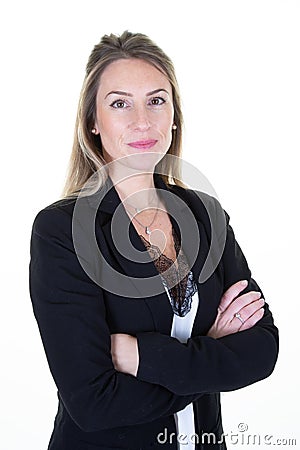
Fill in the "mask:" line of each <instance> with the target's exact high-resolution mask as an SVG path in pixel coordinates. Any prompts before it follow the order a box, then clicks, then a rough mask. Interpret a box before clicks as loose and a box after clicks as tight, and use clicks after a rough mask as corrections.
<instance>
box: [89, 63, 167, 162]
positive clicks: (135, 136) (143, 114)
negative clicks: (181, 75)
mask: <svg viewBox="0 0 300 450" xmlns="http://www.w3.org/2000/svg"><path fill="white" fill-rule="evenodd" d="M173 117H174V108H173V99H172V88H171V84H170V82H169V81H168V79H167V78H166V77H165V76H164V75H163V74H162V73H161V72H160V71H159V70H158V69H156V68H155V67H154V66H152V65H151V64H149V63H148V62H146V61H144V60H140V59H134V58H132V59H120V60H117V61H115V62H113V63H111V64H110V65H109V66H108V67H107V68H106V69H105V70H104V72H103V73H102V76H101V79H100V84H99V88H98V93H97V100H96V123H95V128H96V133H97V134H98V133H100V137H101V142H102V147H103V157H104V159H105V160H106V162H107V163H108V162H110V161H115V160H117V159H118V158H121V157H124V156H128V155H133V154H134V156H133V157H131V158H129V160H128V161H129V162H128V163H127V162H126V163H125V164H126V165H127V164H128V165H129V166H130V167H134V168H146V166H147V167H148V166H149V164H150V165H151V166H153V165H155V164H156V163H157V162H158V161H159V160H160V159H161V158H162V157H163V156H164V155H165V153H166V152H167V151H168V149H169V147H170V145H171V141H172V125H173ZM145 157H146V159H145ZM154 160H155V161H154Z"/></svg>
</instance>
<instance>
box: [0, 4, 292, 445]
mask: <svg viewBox="0 0 300 450" xmlns="http://www.w3.org/2000/svg"><path fill="white" fill-rule="evenodd" d="M1 10H2V11H0V17H1V19H0V20H1V27H0V30H1V47H2V48H1V58H2V61H1V85H0V86H1V147H2V148H1V162H2V170H1V177H2V214H1V238H2V239H1V241H2V242H1V256H2V266H1V275H2V281H1V340H0V342H1V372H0V374H1V393H0V394H1V397H0V398H1V413H0V414H1V417H0V420H1V424H0V425H1V433H0V447H1V450H19V449H25V450H27V449H28V450H45V449H46V448H47V444H48V441H49V437H50V434H51V431H52V426H53V420H54V416H55V413H56V408H57V398H56V388H55V386H54V383H53V381H52V378H51V375H50V372H49V369H48V366H47V363H46V358H45V355H44V351H43V348H42V344H41V340H40V336H39V332H38V328H37V324H36V322H35V319H34V316H33V312H32V308H31V301H30V297H29V290H28V264H29V240H30V233H31V226H32V222H33V219H34V217H35V215H36V213H37V212H38V211H39V210H40V209H42V208H43V207H45V206H46V205H48V204H49V203H52V202H53V201H55V200H57V199H58V198H59V196H60V193H61V190H62V186H63V181H64V177H65V174H66V167H67V163H68V159H69V155H70V151H71V144H72V137H73V127H74V122H75V112H76V107H77V101H78V96H79V91H80V88H81V84H82V80H83V76H84V68H85V64H86V61H87V58H88V56H89V53H90V51H91V49H92V47H93V46H94V44H96V43H97V42H98V41H99V40H100V37H101V36H102V35H103V34H105V33H110V32H115V33H121V32H122V31H123V30H125V29H129V30H130V31H138V32H143V33H146V34H148V35H149V36H150V37H151V38H152V39H153V40H154V41H156V42H157V43H158V44H159V45H160V46H161V47H162V48H163V49H164V50H165V52H166V53H168V54H169V55H170V56H171V58H172V59H173V61H174V64H175V67H176V70H177V77H178V80H179V83H180V87H181V94H182V99H183V109H184V115H185V123H186V127H185V145H184V154H183V156H184V159H185V160H187V161H189V162H191V163H192V164H194V165H195V166H196V167H197V168H198V169H199V170H200V171H201V172H202V173H203V174H205V175H206V176H207V177H208V179H209V180H210V182H211V183H212V184H213V186H214V188H215V190H216V192H217V194H218V197H219V199H220V201H221V203H222V205H223V207H224V208H225V209H226V210H227V212H228V213H229V214H230V216H231V224H232V226H233V228H234V230H235V233H236V237H237V240H238V242H239V244H240V245H241V247H242V249H243V251H244V253H245V255H246V257H247V260H248V263H249V266H250V268H251V269H252V275H253V277H254V278H255V279H256V281H257V282H258V283H259V285H260V286H261V288H262V290H263V292H264V295H265V298H266V300H267V301H268V303H269V304H270V307H271V310H272V312H273V315H274V317H275V320H276V323H277V325H278V327H279V329H280V336H281V346H280V356H279V360H278V364H277V366H276V370H275V372H274V373H273V374H272V376H271V377H270V378H268V379H266V380H264V381H262V382H260V383H256V384H254V385H252V386H250V387H247V388H244V389H242V390H238V391H235V392H230V393H226V394H222V401H223V422H224V428H225V431H226V432H228V433H229V435H230V436H231V433H232V434H238V435H239V439H241V435H242V434H243V433H241V432H239V431H238V425H239V424H240V423H246V424H247V425H248V431H247V433H248V434H252V435H253V434H260V435H261V437H262V439H263V436H264V435H266V434H267V435H273V436H274V440H275V438H287V439H288V438H290V439H291V438H294V439H297V441H298V442H297V444H298V445H297V448H298V446H299V445H300V436H299V431H298V403H297V402H298V401H299V395H298V387H299V384H298V380H299V370H298V362H299V359H298V354H299V350H298V342H299V337H298V331H299V306H298V304H299V274H298V271H299V263H298V260H299V258H298V255H299V198H298V194H299V186H298V180H299V163H298V159H297V156H298V155H297V153H298V152H299V150H300V148H299V147H300V146H299V140H300V139H299V119H300V106H299V105H300V89H299V80H300V66H299V43H300V27H299V23H300V3H299V2H298V1H292V0H286V1H283V0H282V1H278V0H269V1H268V0H251V1H243V0H236V1H232V0H231V1H226V0H222V1H214V0H207V1H197V2H196V1H194V2H193V1H185V2H176V1H169V0H165V1H162V0H159V1H158V0H151V1H148V2H142V1H128V0H127V1H120V0H114V1H108V2H104V1H88V0H86V1H73V2H70V3H69V2H63V1H51V2H37V1H36V2H34V1H27V2H26V1H24V2H21V1H13V0H11V1H10V2H6V5H5V6H2V7H1ZM245 351H246V349H245ZM257 351H258V352H259V351H260V349H259V348H258V349H257ZM247 433H245V435H247ZM234 439H236V437H232V443H231V438H230V439H229V440H228V441H227V442H228V448H229V449H235V448H239V449H241V448H244V447H246V448H251V449H261V448H270V447H269V445H265V444H263V442H262V443H261V445H257V446H252V445H246V444H245V445H244V447H243V444H242V443H241V440H240V441H239V444H234V443H233V442H234ZM274 440H271V441H269V443H270V442H271V443H272V444H273V442H275V441H274ZM273 447H274V445H273ZM285 448H296V447H295V446H288V445H285Z"/></svg>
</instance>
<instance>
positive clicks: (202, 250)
mask: <svg viewBox="0 0 300 450" xmlns="http://www.w3.org/2000/svg"><path fill="white" fill-rule="evenodd" d="M154 184H155V186H156V187H157V188H158V189H159V191H158V192H159V194H160V195H161V196H162V198H163V200H164V202H165V204H166V206H167V209H168V212H169V217H170V220H171V222H172V225H173V227H174V228H175V231H176V232H177V235H178V236H179V240H180V242H181V244H182V250H183V252H184V253H185V255H186V257H187V260H188V263H189V267H190V268H191V269H192V270H193V273H194V278H195V280H196V281H197V280H198V277H199V273H200V270H201V267H202V266H203V264H204V262H205V258H206V256H207V252H208V245H207V240H206V239H202V236H204V235H205V230H204V227H203V224H202V223H201V220H200V218H199V217H198V214H197V212H196V211H193V209H194V208H195V204H194V205H192V202H190V201H189V196H188V192H187V191H186V190H183V189H176V187H173V186H171V185H169V186H167V185H166V184H165V182H164V181H163V179H162V178H161V177H160V176H159V175H158V174H154ZM103 189H104V191H103ZM99 196H100V197H101V199H102V200H101V202H100V201H99ZM88 199H89V203H90V205H91V206H92V207H93V208H96V209H98V211H97V214H96V230H95V231H96V237H97V240H98V242H99V244H100V245H101V248H100V251H102V250H103V254H104V255H103V256H105V259H106V260H107V262H108V263H109V264H111V266H112V267H114V269H115V270H117V271H119V272H121V273H122V274H124V275H125V276H126V277H127V279H128V281H127V282H128V283H131V288H132V289H131V292H133V291H134V292H135V295H132V297H135V298H137V300H138V299H143V300H144V301H145V302H146V303H147V305H148V307H149V309H150V311H151V313H152V317H153V321H154V323H155V326H156V329H157V330H159V331H160V332H163V333H166V334H169V333H170V330H171V326H172V319H173V311H172V307H171V305H170V302H169V299H168V296H167V294H166V292H165V290H164V287H163V284H162V281H161V279H160V276H159V273H158V271H157V269H156V267H155V265H154V263H153V261H152V259H151V257H150V255H149V253H148V251H147V250H146V248H145V246H144V244H143V242H142V240H141V238H140V236H139V235H138V233H137V231H136V229H135V227H134V226H133V225H132V223H131V220H130V218H129V216H128V215H127V213H126V210H125V208H124V207H123V205H122V202H121V200H120V197H119V195H118V193H117V191H116V189H115V188H114V185H113V183H112V181H111V179H110V177H108V179H107V181H106V183H105V186H103V187H102V188H101V189H100V190H99V191H98V192H96V194H94V195H92V196H89V197H88ZM116 216H117V219H116ZM192 221H194V223H191V222H192ZM128 235H129V240H127V241H126V236H128ZM120 236H122V239H120ZM114 237H116V238H117V239H115V241H117V243H116V244H117V246H118V247H119V250H120V248H121V251H124V254H123V255H122V254H121V253H122V252H120V251H119V250H117V248H116V245H115V243H114ZM200 237H201V241H200ZM103 240H104V241H105V245H103V244H104V242H103ZM124 242H126V244H125V245H123V244H124ZM130 242H131V245H132V249H131V250H130V246H129V245H128V244H129V243H130ZM105 249H106V250H105ZM134 252H136V253H134ZM136 257H139V258H141V257H142V259H143V261H144V262H141V261H137V260H136ZM198 287H199V288H200V286H199V285H198ZM153 290H154V291H155V292H158V294H156V295H154V296H153V295H148V294H149V292H151V293H152V292H153ZM201 290H203V289H202V288H201ZM199 297H200V296H199ZM198 313H199V308H198V312H197V315H198Z"/></svg>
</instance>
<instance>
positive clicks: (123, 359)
mask: <svg viewBox="0 0 300 450" xmlns="http://www.w3.org/2000/svg"><path fill="white" fill-rule="evenodd" d="M110 337H111V355H112V360H113V363H114V366H115V369H116V370H117V371H118V372H124V373H129V374H130V375H133V376H136V374H137V371H138V366H139V350H138V345H137V339H136V337H134V336H131V335H130V334H123V333H116V334H111V336H110Z"/></svg>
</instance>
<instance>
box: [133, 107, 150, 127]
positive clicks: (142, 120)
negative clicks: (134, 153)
mask: <svg viewBox="0 0 300 450" xmlns="http://www.w3.org/2000/svg"><path fill="white" fill-rule="evenodd" d="M150 125H151V124H150V120H149V112H148V111H147V109H146V108H144V107H141V108H137V109H136V110H135V112H134V118H133V127H134V128H135V129H136V130H139V131H146V130H148V129H149V128H150Z"/></svg>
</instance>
